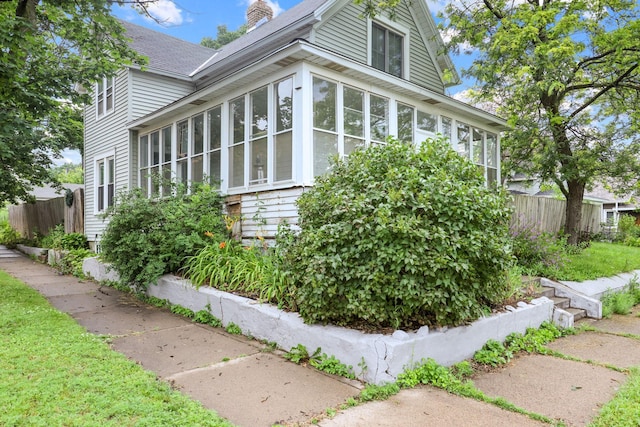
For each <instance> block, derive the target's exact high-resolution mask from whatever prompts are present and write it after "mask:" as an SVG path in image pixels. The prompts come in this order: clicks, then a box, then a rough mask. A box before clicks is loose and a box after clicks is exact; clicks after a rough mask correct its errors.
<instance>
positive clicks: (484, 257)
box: [279, 139, 511, 328]
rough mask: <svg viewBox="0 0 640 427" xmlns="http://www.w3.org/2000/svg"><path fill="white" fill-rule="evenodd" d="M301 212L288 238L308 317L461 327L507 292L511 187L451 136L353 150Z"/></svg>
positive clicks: (303, 200)
mask: <svg viewBox="0 0 640 427" xmlns="http://www.w3.org/2000/svg"><path fill="white" fill-rule="evenodd" d="M298 210H299V214H300V227H301V231H300V233H299V235H297V237H294V238H289V239H284V240H282V241H281V243H279V244H280V245H281V250H282V258H283V260H284V263H285V265H286V267H287V271H288V273H290V275H291V277H294V278H295V280H296V286H297V291H296V292H297V294H296V300H297V302H298V307H299V312H300V315H301V316H302V317H303V319H304V320H305V321H306V322H309V323H312V322H322V323H328V322H333V323H335V324H338V325H349V324H353V323H358V322H366V323H368V324H371V325H377V326H392V327H394V328H400V327H410V326H415V325H417V324H431V325H457V324H460V323H463V322H466V321H470V320H474V319H476V318H477V317H479V316H480V315H481V314H482V312H483V310H484V309H485V307H487V306H490V305H492V304H496V303H498V302H499V301H501V300H502V299H503V298H504V296H505V292H507V285H506V273H505V272H506V270H507V269H508V266H509V264H510V263H511V255H510V252H509V247H510V244H509V235H508V225H507V224H508V221H509V217H510V208H509V207H508V203H507V198H506V195H505V194H504V193H503V192H500V191H497V190H492V189H487V188H486V187H485V185H484V180H483V178H482V177H481V176H480V175H479V174H478V172H477V167H476V166H475V165H473V164H472V163H471V162H470V161H469V160H466V159H464V158H463V157H462V156H460V155H458V154H457V153H456V152H455V151H453V150H452V149H451V147H450V145H449V144H448V143H447V142H446V141H444V140H442V139H437V140H429V141H426V142H425V143H424V144H422V145H421V146H420V147H419V148H418V149H417V150H416V149H415V148H414V147H412V146H409V145H406V144H402V143H399V142H397V141H390V143H388V144H386V145H384V146H373V147H370V148H368V149H366V150H358V151H356V152H354V153H351V154H350V155H349V157H348V159H346V160H343V161H337V163H336V164H334V165H333V169H332V170H331V172H329V173H328V174H326V175H324V176H321V177H317V178H316V182H315V185H314V187H313V188H311V189H310V190H308V191H305V192H304V193H303V195H302V196H301V197H300V198H299V199H298Z"/></svg>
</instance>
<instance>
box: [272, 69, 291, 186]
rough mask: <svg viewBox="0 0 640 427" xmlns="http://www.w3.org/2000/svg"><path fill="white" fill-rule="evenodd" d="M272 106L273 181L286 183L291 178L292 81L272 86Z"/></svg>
mask: <svg viewBox="0 0 640 427" xmlns="http://www.w3.org/2000/svg"><path fill="white" fill-rule="evenodd" d="M274 104H275V106H274V107H275V112H276V117H275V121H276V123H275V129H274V136H273V139H274V151H275V155H274V158H275V161H274V171H275V176H274V181H276V182H277V181H287V180H290V179H292V178H293V175H292V174H293V135H292V129H293V79H291V78H288V79H286V80H282V81H280V82H278V83H276V84H275V85H274Z"/></svg>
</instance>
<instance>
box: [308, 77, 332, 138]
mask: <svg viewBox="0 0 640 427" xmlns="http://www.w3.org/2000/svg"><path fill="white" fill-rule="evenodd" d="M313 126H314V127H316V128H319V129H324V130H328V131H335V130H336V84H335V83H332V82H328V81H326V80H323V79H320V78H318V77H314V78H313Z"/></svg>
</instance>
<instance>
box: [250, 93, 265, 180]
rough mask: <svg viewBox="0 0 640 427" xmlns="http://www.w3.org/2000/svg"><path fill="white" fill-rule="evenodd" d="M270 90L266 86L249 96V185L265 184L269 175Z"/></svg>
mask: <svg viewBox="0 0 640 427" xmlns="http://www.w3.org/2000/svg"><path fill="white" fill-rule="evenodd" d="M268 93H269V92H268V88H267V87H266V86H265V87H263V88H260V89H258V90H256V91H253V92H251V93H250V94H249V100H250V102H251V134H250V136H249V159H250V162H251V165H250V169H249V170H250V178H249V185H256V184H264V183H265V182H267V176H268V173H269V170H268V168H269V161H268V159H269V153H268V151H267V132H268V131H269V115H268V111H267V110H268V106H269V99H268Z"/></svg>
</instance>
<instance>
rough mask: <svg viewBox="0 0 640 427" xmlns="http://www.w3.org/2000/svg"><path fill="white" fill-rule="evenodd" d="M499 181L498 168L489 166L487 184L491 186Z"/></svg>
mask: <svg viewBox="0 0 640 427" xmlns="http://www.w3.org/2000/svg"><path fill="white" fill-rule="evenodd" d="M497 183H498V169H494V168H487V185H488V186H491V185H493V184H497Z"/></svg>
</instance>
